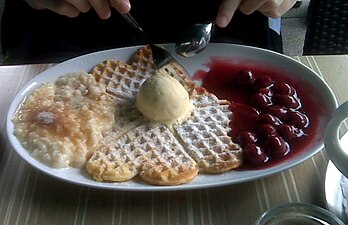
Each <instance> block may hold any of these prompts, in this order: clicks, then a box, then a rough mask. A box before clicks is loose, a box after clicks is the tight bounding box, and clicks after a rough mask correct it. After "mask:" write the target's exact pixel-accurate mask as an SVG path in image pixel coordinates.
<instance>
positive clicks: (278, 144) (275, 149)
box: [265, 135, 290, 158]
mask: <svg viewBox="0 0 348 225" xmlns="http://www.w3.org/2000/svg"><path fill="white" fill-rule="evenodd" d="M265 148H267V149H268V150H269V152H270V154H271V156H272V157H274V158H281V157H283V156H285V155H287V154H288V153H289V152H290V145H289V143H288V142H286V141H285V140H284V139H283V138H282V137H280V136H278V135H272V136H268V137H267V139H266V142H265Z"/></svg>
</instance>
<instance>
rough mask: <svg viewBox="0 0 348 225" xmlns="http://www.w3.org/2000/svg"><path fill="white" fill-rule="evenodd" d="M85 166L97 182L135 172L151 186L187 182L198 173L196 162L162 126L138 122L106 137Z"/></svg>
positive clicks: (119, 177)
mask: <svg viewBox="0 0 348 225" xmlns="http://www.w3.org/2000/svg"><path fill="white" fill-rule="evenodd" d="M86 168H87V171H88V172H89V173H90V174H92V175H93V177H94V179H96V180H97V181H125V180H129V179H132V178H133V177H134V176H136V175H137V174H139V175H140V177H141V178H142V179H144V180H145V181H146V182H148V183H150V184H155V185H178V184H182V183H187V182H190V181H191V180H192V179H193V178H195V177H196V176H197V173H198V168H197V166H196V162H195V161H194V160H193V159H192V158H191V157H190V156H188V155H187V153H186V152H185V151H184V149H183V147H182V146H181V145H180V144H179V142H178V140H177V139H176V138H175V137H174V136H173V134H172V133H171V132H170V130H169V129H168V128H167V127H165V126H163V125H156V126H154V127H152V126H149V125H141V126H139V127H137V128H135V129H133V130H131V131H129V132H128V133H127V134H125V135H124V136H122V137H121V138H119V139H117V138H116V139H115V138H114V137H112V136H111V137H108V138H106V139H105V140H104V142H103V147H101V148H100V151H96V152H95V154H93V156H92V157H91V158H90V159H89V160H88V162H87V164H86Z"/></svg>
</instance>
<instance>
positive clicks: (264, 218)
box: [255, 202, 345, 225]
mask: <svg viewBox="0 0 348 225" xmlns="http://www.w3.org/2000/svg"><path fill="white" fill-rule="evenodd" d="M282 214H283V215H287V216H288V217H289V218H291V217H292V218H300V217H302V218H308V217H312V218H315V219H317V220H318V221H324V222H326V223H327V224H330V225H345V224H344V223H343V222H342V221H341V220H340V219H339V218H338V217H337V216H336V215H335V214H333V213H332V212H330V211H328V210H326V209H324V208H322V207H319V206H316V205H312V204H308V203H300V202H291V203H285V204H280V205H276V206H274V207H272V208H269V209H268V210H266V211H265V212H264V213H263V214H262V215H261V216H260V217H259V218H258V219H257V221H256V222H255V225H265V224H267V223H268V222H271V221H272V220H274V219H276V218H277V216H278V215H282ZM323 224H325V223H323Z"/></svg>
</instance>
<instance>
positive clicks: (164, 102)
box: [136, 72, 193, 123]
mask: <svg viewBox="0 0 348 225" xmlns="http://www.w3.org/2000/svg"><path fill="white" fill-rule="evenodd" d="M136 105H137V108H138V110H139V111H140V112H141V113H142V114H143V115H144V116H145V117H146V118H147V119H149V120H150V121H154V122H165V123H171V122H174V121H176V120H177V119H179V118H181V117H183V116H185V115H186V114H187V113H188V112H189V111H190V110H191V109H192V107H193V106H192V103H191V102H190V98H189V94H188V92H187V91H186V90H185V88H184V87H183V86H182V85H181V84H180V82H179V81H178V80H177V79H175V78H173V77H171V76H169V75H167V74H162V73H159V72H157V73H155V74H154V75H152V76H151V77H149V78H148V79H146V80H145V81H144V82H143V84H142V85H141V87H140V89H139V92H138V94H137V99H136Z"/></svg>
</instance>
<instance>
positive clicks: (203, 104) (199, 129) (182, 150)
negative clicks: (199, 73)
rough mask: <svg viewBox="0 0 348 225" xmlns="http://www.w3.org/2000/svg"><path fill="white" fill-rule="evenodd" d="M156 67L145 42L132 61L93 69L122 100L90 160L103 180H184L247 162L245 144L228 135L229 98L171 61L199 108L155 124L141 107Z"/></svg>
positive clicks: (158, 182) (90, 166)
mask: <svg viewBox="0 0 348 225" xmlns="http://www.w3.org/2000/svg"><path fill="white" fill-rule="evenodd" d="M154 72H155V66H154V64H153V62H152V54H151V49H150V48H149V47H148V46H146V47H143V48H140V49H139V50H138V51H136V52H135V53H134V55H133V56H132V57H131V59H130V61H129V63H128V64H127V63H125V62H123V61H117V60H106V61H104V62H102V63H100V64H98V65H96V66H95V67H94V68H93V70H92V74H93V75H94V76H95V79H96V80H97V81H99V82H102V83H105V84H106V86H107V92H108V93H109V94H110V95H112V96H113V97H114V99H115V101H116V105H117V109H116V113H115V121H116V125H115V127H114V128H113V132H111V133H110V134H109V135H108V136H107V137H105V138H104V139H103V140H102V143H101V147H100V148H99V149H97V150H96V151H95V152H94V154H93V155H92V156H91V158H90V159H89V160H88V161H87V163H86V168H87V171H88V173H89V174H90V175H91V176H92V177H93V178H94V179H95V180H97V181H100V182H102V181H108V182H123V181H127V180H130V179H132V178H133V177H135V176H138V177H140V178H142V179H143V180H144V181H145V182H147V183H150V184H154V185H178V184H183V183H187V182H190V181H192V180H193V179H194V178H195V177H196V176H197V174H198V173H199V172H200V173H222V172H225V171H229V170H231V169H233V168H236V167H238V166H239V165H240V164H241V162H242V154H241V153H242V150H241V148H240V147H239V146H238V145H237V144H235V143H233V142H232V140H231V138H230V137H229V136H228V133H229V131H230V128H229V123H230V118H231V112H230V111H229V110H228V107H229V102H228V101H226V100H220V99H218V98H217V97H216V96H215V95H214V94H212V93H209V92H207V91H206V90H205V89H204V88H202V87H197V86H196V85H195V84H194V82H193V81H191V80H190V79H189V77H188V76H187V74H186V73H185V70H183V69H182V67H180V65H178V64H176V63H171V64H169V65H167V66H165V67H164V68H162V69H161V71H160V72H162V73H166V74H169V75H170V76H172V77H174V78H176V79H177V80H178V81H179V82H180V83H181V84H182V85H183V87H184V88H185V89H186V90H187V91H188V93H189V95H190V100H191V101H192V103H193V105H194V108H193V110H192V112H191V114H190V115H189V116H188V117H187V118H186V117H185V119H182V120H178V121H176V122H175V123H174V124H171V125H161V124H149V123H148V122H147V121H146V120H144V119H143V116H142V115H141V114H140V113H139V112H138V111H137V109H136V108H135V104H134V102H135V97H136V93H137V92H138V90H139V88H140V86H141V83H142V82H143V81H144V80H145V79H146V78H148V77H149V76H151V75H152V74H153V73H154Z"/></svg>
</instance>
